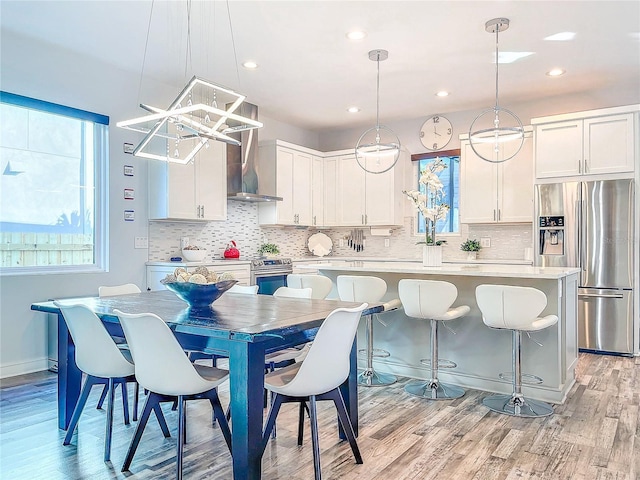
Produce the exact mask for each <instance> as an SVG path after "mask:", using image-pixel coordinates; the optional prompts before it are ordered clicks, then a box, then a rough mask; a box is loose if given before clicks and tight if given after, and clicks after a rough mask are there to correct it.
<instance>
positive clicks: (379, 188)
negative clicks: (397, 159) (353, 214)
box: [365, 168, 396, 225]
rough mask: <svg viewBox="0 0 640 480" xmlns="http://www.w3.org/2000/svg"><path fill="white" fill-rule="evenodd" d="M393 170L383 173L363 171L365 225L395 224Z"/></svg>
mask: <svg viewBox="0 0 640 480" xmlns="http://www.w3.org/2000/svg"><path fill="white" fill-rule="evenodd" d="M394 175H395V170H394V169H393V168H392V169H391V170H389V171H386V172H384V173H366V172H365V225H393V224H395V223H396V222H395V219H394V217H393V214H394V206H395V194H396V192H394V187H395V182H394Z"/></svg>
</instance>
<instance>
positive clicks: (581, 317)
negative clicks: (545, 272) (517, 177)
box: [534, 179, 635, 354]
mask: <svg viewBox="0 0 640 480" xmlns="http://www.w3.org/2000/svg"><path fill="white" fill-rule="evenodd" d="M633 187H634V184H633V180H632V179H625V180H603V181H594V182H567V183H554V184H545V185H536V193H535V208H536V213H535V217H534V218H535V219H536V221H537V227H536V241H535V243H536V245H535V252H536V255H535V265H537V266H547V267H579V268H580V269H581V273H580V288H579V290H578V346H579V348H580V349H582V350H590V351H599V352H610V353H619V354H631V353H633V345H634V337H633V336H634V332H633V290H634V285H633V265H634V258H633V256H634V253H635V252H634V249H633V233H634V229H633V219H634V211H633V209H634V205H635V204H634V191H633Z"/></svg>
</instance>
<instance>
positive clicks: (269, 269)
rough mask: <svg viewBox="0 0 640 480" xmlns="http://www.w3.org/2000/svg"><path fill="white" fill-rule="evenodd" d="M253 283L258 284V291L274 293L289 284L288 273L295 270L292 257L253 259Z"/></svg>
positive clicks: (266, 293)
mask: <svg viewBox="0 0 640 480" xmlns="http://www.w3.org/2000/svg"><path fill="white" fill-rule="evenodd" d="M250 270H251V285H258V293H261V294H263V295H273V292H275V291H276V290H277V289H278V288H279V287H286V286H287V275H289V274H290V273H292V272H293V265H292V263H291V259H290V258H273V259H256V260H251V269H250Z"/></svg>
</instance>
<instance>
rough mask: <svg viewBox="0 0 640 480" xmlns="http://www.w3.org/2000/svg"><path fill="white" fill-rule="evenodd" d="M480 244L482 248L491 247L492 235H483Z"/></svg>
mask: <svg viewBox="0 0 640 480" xmlns="http://www.w3.org/2000/svg"><path fill="white" fill-rule="evenodd" d="M480 246H481V247H482V248H491V237H481V238H480Z"/></svg>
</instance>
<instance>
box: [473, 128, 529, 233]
mask: <svg viewBox="0 0 640 480" xmlns="http://www.w3.org/2000/svg"><path fill="white" fill-rule="evenodd" d="M460 147H461V153H460V222H461V223H526V222H531V221H533V145H532V133H531V129H530V128H529V129H527V130H525V140H524V144H523V145H522V148H521V149H520V151H519V152H518V154H517V155H516V156H515V157H514V158H512V159H510V160H507V161H505V162H502V163H491V162H487V161H485V160H482V159H481V158H480V157H479V156H478V155H476V153H475V152H474V151H473V149H472V148H471V145H470V144H469V140H468V138H467V139H462V140H461V142H460ZM492 148H493V145H492V144H487V143H485V144H480V145H478V146H477V147H476V149H481V150H479V151H480V153H482V154H484V151H483V150H484V149H486V150H487V154H488V153H489V150H490V149H492ZM503 148H504V147H503ZM503 155H508V153H507V152H503Z"/></svg>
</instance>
